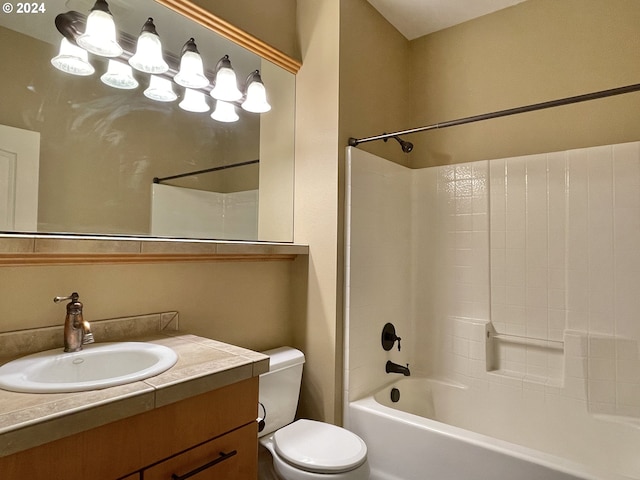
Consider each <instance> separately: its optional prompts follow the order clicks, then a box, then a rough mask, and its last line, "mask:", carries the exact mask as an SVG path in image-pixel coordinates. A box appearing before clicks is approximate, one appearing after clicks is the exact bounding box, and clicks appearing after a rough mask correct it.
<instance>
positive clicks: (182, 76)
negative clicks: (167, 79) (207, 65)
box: [173, 52, 209, 88]
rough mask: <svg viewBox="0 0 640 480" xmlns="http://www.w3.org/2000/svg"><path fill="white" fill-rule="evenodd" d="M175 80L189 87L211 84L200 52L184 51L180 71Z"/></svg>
mask: <svg viewBox="0 0 640 480" xmlns="http://www.w3.org/2000/svg"><path fill="white" fill-rule="evenodd" d="M173 81H174V82H176V83H177V84H178V85H182V86H183V87H187V88H204V87H206V86H207V85H209V79H208V78H207V77H205V76H204V66H203V64H202V57H200V54H199V53H197V52H184V54H183V55H182V57H181V58H180V71H179V72H178V73H177V74H176V76H175V77H173Z"/></svg>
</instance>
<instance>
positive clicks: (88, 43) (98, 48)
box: [76, 10, 123, 57]
mask: <svg viewBox="0 0 640 480" xmlns="http://www.w3.org/2000/svg"><path fill="white" fill-rule="evenodd" d="M76 42H77V43H78V45H79V46H81V47H82V48H84V49H85V50H87V51H88V52H90V53H93V54H95V55H100V56H101V57H118V56H120V55H122V51H123V50H122V47H121V46H120V45H119V44H118V42H117V40H116V25H115V23H114V22H113V17H112V16H111V14H110V13H108V12H104V11H102V10H93V11H92V12H91V13H90V14H89V16H88V17H87V28H86V29H85V32H84V33H83V34H82V35H80V36H79V37H78V38H77V40H76Z"/></svg>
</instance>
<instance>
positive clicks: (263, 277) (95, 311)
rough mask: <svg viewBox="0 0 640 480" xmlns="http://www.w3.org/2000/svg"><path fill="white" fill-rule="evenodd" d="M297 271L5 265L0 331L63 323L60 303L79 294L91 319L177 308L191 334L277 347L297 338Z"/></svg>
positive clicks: (276, 266)
mask: <svg viewBox="0 0 640 480" xmlns="http://www.w3.org/2000/svg"><path fill="white" fill-rule="evenodd" d="M292 268H293V262H291V261H282V262H240V263H227V262H205V263H202V264H195V263H185V264H182V263H172V264H157V265H94V266H56V267H54V266H43V267H35V266H33V267H0V319H1V320H0V331H11V330H22V329H27V328H34V327H42V326H50V325H62V323H63V322H64V317H65V313H66V312H65V308H64V306H62V305H56V304H54V303H53V297H54V296H57V295H69V294H71V292H73V291H77V292H78V293H80V300H81V301H82V302H83V303H84V314H85V315H84V316H85V319H86V320H88V321H92V320H99V319H106V318H116V317H122V316H129V315H137V314H145V313H153V312H161V311H171V310H177V311H178V312H179V313H180V327H181V329H183V330H188V331H190V332H192V333H195V334H199V335H204V336H209V337H211V338H215V339H217V340H222V341H226V342H230V343H234V344H237V345H242V346H245V347H248V348H253V349H257V350H261V349H266V348H273V347H276V346H280V345H285V344H289V343H291V341H292V338H293V333H292V328H291V322H290V319H291V315H290V304H291V291H290V285H291V270H292ZM96 340H97V341H100V339H96ZM61 341H62V339H61Z"/></svg>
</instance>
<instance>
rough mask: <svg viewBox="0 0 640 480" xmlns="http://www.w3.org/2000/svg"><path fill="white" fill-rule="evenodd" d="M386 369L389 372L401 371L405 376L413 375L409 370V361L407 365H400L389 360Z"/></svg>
mask: <svg viewBox="0 0 640 480" xmlns="http://www.w3.org/2000/svg"><path fill="white" fill-rule="evenodd" d="M385 371H386V372H387V373H401V374H403V375H404V376H405V377H408V376H409V375H411V372H410V371H409V364H408V363H407V366H406V367H403V366H402V365H398V364H397V363H393V362H392V361H391V360H387V365H386V366H385Z"/></svg>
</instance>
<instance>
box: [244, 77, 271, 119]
mask: <svg viewBox="0 0 640 480" xmlns="http://www.w3.org/2000/svg"><path fill="white" fill-rule="evenodd" d="M242 108H243V109H245V110H246V111H247V112H252V113H265V112H268V111H269V110H271V105H269V102H267V90H266V89H265V87H264V84H263V83H262V78H260V72H259V71H258V70H256V71H254V72H253V73H251V74H250V75H249V76H248V77H247V92H246V97H245V100H244V102H242Z"/></svg>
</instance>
